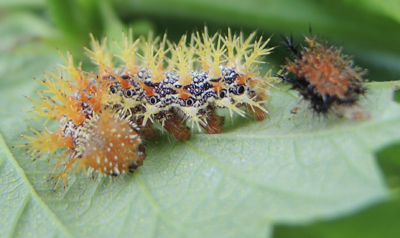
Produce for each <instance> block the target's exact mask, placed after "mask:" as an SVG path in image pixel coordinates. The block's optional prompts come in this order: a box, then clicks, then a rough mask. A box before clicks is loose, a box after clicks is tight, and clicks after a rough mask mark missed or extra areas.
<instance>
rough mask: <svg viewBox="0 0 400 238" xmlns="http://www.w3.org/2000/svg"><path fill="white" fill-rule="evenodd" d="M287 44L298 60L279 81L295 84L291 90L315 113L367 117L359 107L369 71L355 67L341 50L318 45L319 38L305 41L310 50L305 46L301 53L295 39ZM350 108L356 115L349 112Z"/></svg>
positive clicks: (286, 70) (291, 64) (285, 68)
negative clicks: (366, 74) (365, 77)
mask: <svg viewBox="0 0 400 238" xmlns="http://www.w3.org/2000/svg"><path fill="white" fill-rule="evenodd" d="M310 35H311V34H310ZM284 40H285V46H286V47H287V48H288V49H290V50H291V51H292V52H293V55H294V59H293V60H289V59H287V63H286V65H284V66H283V70H282V74H281V75H280V76H279V77H280V78H281V79H283V81H284V82H287V83H290V84H292V87H291V89H293V90H296V91H298V92H299V93H300V95H301V96H302V97H303V99H304V100H306V101H309V103H310V108H311V109H312V110H313V111H314V112H316V113H317V114H327V113H328V112H330V111H334V112H335V113H339V114H340V113H342V114H346V113H351V114H352V116H350V117H354V118H359V119H362V118H364V117H366V116H367V115H366V114H364V113H362V112H361V111H359V110H358V109H356V108H357V107H355V106H356V105H357V102H358V100H359V97H360V95H364V94H365V92H366V88H365V87H364V86H363V82H364V79H363V76H364V75H365V73H366V70H365V69H362V68H360V67H357V66H354V63H353V61H352V60H350V58H349V56H347V55H344V54H342V49H341V48H338V47H335V46H330V45H327V44H323V43H321V42H318V39H317V36H314V37H312V36H311V37H305V42H307V44H308V47H307V46H301V48H300V49H298V46H297V45H295V44H294V42H293V38H292V37H290V38H289V37H286V38H284ZM349 108H352V109H351V110H352V112H350V111H349V110H347V109H349ZM353 109H354V110H353ZM340 110H341V111H342V112H339V111H340ZM356 111H358V112H356Z"/></svg>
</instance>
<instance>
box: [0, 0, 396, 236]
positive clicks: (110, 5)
mask: <svg viewBox="0 0 400 238" xmlns="http://www.w3.org/2000/svg"><path fill="white" fill-rule="evenodd" d="M204 25H207V26H208V28H209V31H210V32H211V33H214V32H216V31H218V30H221V31H222V32H226V29H227V28H228V27H230V28H232V29H233V30H234V31H240V30H241V31H243V32H245V33H250V32H252V31H254V30H257V32H258V34H259V35H263V36H264V37H269V36H271V35H273V37H272V40H271V43H270V46H278V45H279V44H280V41H281V35H289V34H293V36H294V38H295V39H296V41H297V42H299V43H301V42H302V39H303V34H306V35H307V34H308V30H309V26H311V27H312V30H313V33H318V35H320V36H321V38H322V39H325V40H328V41H329V42H332V43H334V44H338V45H342V46H343V50H344V52H346V53H348V54H351V55H353V56H354V60H355V62H356V64H357V65H359V66H361V67H364V68H367V69H368V75H367V78H368V79H369V80H371V81H389V80H398V79H399V78H400V67H399V66H400V46H399V43H400V1H398V0H386V1H379V0H339V1H327V0H246V1H243V0H231V1H230V0H115V1H109V0H65V1H62V0H47V1H46V0H13V1H11V0H0V29H1V32H6V33H7V32H13V33H12V34H9V35H8V34H3V35H1V36H0V49H1V50H4V51H7V52H13V51H19V52H23V51H30V52H31V53H32V51H34V52H36V53H37V54H38V55H40V54H43V53H44V52H55V49H56V47H57V48H59V49H60V50H62V51H63V52H65V50H67V49H68V50H70V51H71V52H72V53H73V55H74V56H75V58H76V60H77V61H78V62H79V61H82V60H83V61H84V67H90V63H89V62H88V60H87V59H86V58H85V57H84V55H83V50H82V47H83V46H89V32H92V33H93V34H94V35H95V37H97V38H102V37H104V36H107V37H108V38H109V39H118V38H119V37H120V35H121V30H125V31H126V30H127V29H128V28H132V29H133V32H134V35H135V36H140V35H147V34H148V32H149V31H154V32H155V33H156V35H160V34H163V33H165V32H167V33H168V37H169V39H171V40H173V41H174V40H175V41H176V40H178V39H179V38H180V36H181V35H182V34H185V33H191V32H192V31H193V30H194V29H198V30H202V29H203V28H204ZM32 46H34V47H32ZM0 52H1V51H0ZM288 55H289V52H287V51H286V50H285V49H284V48H283V47H278V48H276V50H275V53H274V54H273V55H271V56H268V60H267V61H268V62H269V65H270V66H274V69H275V70H276V69H278V68H279V65H282V64H284V62H285V57H286V56H288ZM0 67H1V66H0ZM6 84H7V82H0V85H1V86H5V85H6ZM397 101H399V100H397ZM399 133H400V132H399ZM377 158H378V163H379V164H380V166H381V168H382V171H383V173H384V174H385V176H386V178H387V183H388V185H389V186H390V187H391V188H393V199H392V200H391V201H388V202H386V203H383V204H378V205H376V206H374V207H372V208H369V209H367V210H364V211H360V213H358V214H355V215H353V216H350V217H345V218H343V219H339V220H334V221H323V222H319V223H315V224H305V225H304V226H286V225H285V224H282V225H281V226H278V227H277V228H276V229H275V231H274V236H275V237H400V228H399V227H400V225H399V222H400V199H399V196H398V192H397V191H398V187H399V185H400V161H399V158H400V146H399V144H394V145H392V146H390V147H388V148H386V149H384V150H382V151H380V152H379V153H377Z"/></svg>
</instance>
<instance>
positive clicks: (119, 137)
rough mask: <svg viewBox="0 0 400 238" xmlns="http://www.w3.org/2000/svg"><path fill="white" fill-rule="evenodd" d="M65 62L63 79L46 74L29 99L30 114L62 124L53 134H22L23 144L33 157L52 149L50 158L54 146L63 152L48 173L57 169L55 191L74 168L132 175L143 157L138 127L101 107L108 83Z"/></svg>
mask: <svg viewBox="0 0 400 238" xmlns="http://www.w3.org/2000/svg"><path fill="white" fill-rule="evenodd" d="M64 62H65V63H66V65H65V66H62V67H61V71H64V74H63V75H62V74H60V75H58V74H55V73H48V74H47V75H46V77H45V79H44V80H43V81H40V80H37V81H38V82H40V83H41V84H42V85H44V86H45V87H46V88H47V90H44V91H39V96H40V99H41V100H33V99H30V100H31V101H32V102H33V103H34V105H35V107H34V109H33V110H32V112H34V113H36V114H37V115H38V116H39V117H40V116H44V117H47V118H49V119H56V120H58V121H60V125H59V128H58V129H57V130H56V131H55V132H51V131H49V130H47V129H46V130H45V131H43V132H40V131H36V130H34V129H32V130H33V132H34V133H35V135H36V138H35V137H30V136H23V137H25V138H27V139H29V140H30V142H28V143H26V144H24V145H23V146H29V147H30V148H29V149H28V152H29V153H31V157H32V156H37V157H40V156H42V155H43V154H44V153H45V152H46V151H50V158H51V157H52V156H53V154H54V152H55V150H56V149H57V148H65V149H66V150H65V151H64V154H63V156H61V158H59V159H58V162H57V163H56V165H55V168H54V169H53V171H52V173H53V172H54V170H57V171H58V173H56V175H55V176H56V177H57V181H56V186H55V188H57V187H58V186H59V184H60V182H62V181H64V184H65V185H68V183H67V173H68V171H69V170H71V169H72V168H73V167H75V166H77V167H78V168H82V169H84V170H86V172H87V173H88V174H92V173H93V172H96V173H97V174H98V175H99V176H102V175H109V176H117V175H119V174H121V173H122V174H123V173H125V172H127V171H131V172H132V171H133V169H136V168H137V167H138V166H140V165H142V164H143V160H144V159H145V157H146V155H145V153H144V152H145V151H144V147H143V145H142V139H141V137H140V133H139V129H138V128H137V127H136V125H135V124H134V123H133V122H132V120H131V117H129V116H121V115H119V114H117V113H115V112H114V111H112V110H111V108H109V107H108V106H107V105H103V104H102V99H103V97H104V96H105V95H106V94H108V87H109V84H110V83H109V82H108V81H107V80H103V78H101V77H98V76H97V75H92V74H91V73H87V72H84V71H82V69H81V68H80V67H77V68H76V67H74V62H73V59H72V56H71V55H70V54H68V60H67V59H65V58H64ZM37 157H36V158H37ZM36 158H35V159H36ZM35 159H34V160H35Z"/></svg>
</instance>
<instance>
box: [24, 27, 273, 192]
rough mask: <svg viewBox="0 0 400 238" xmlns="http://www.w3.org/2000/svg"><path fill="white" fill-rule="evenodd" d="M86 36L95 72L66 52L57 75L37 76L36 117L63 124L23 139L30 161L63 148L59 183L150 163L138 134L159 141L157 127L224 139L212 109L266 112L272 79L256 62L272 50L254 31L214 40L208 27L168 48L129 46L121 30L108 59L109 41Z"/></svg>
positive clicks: (156, 42)
mask: <svg viewBox="0 0 400 238" xmlns="http://www.w3.org/2000/svg"><path fill="white" fill-rule="evenodd" d="M91 37H92V44H91V46H92V47H91V49H86V51H87V54H88V55H89V57H90V58H91V60H92V61H93V62H94V63H95V64H96V65H97V66H98V68H97V69H96V70H95V71H93V72H85V71H83V70H82V69H81V65H79V66H78V67H75V65H74V61H73V58H72V55H71V54H69V53H68V55H67V58H65V57H63V60H64V63H65V65H64V66H61V68H60V71H61V72H60V74H56V73H47V75H46V76H45V79H44V80H37V81H38V82H39V83H41V84H42V85H43V86H45V87H46V88H47V89H46V90H43V91H39V97H40V100H35V99H30V100H31V101H32V103H33V104H34V109H33V110H32V112H34V113H36V114H37V117H47V118H48V119H55V120H57V121H59V122H60V125H59V128H58V129H57V130H56V132H51V131H48V130H46V131H45V132H37V131H34V132H35V134H36V136H37V137H36V138H34V137H29V136H24V137H25V138H27V139H29V140H30V142H29V143H27V144H25V145H26V146H30V148H29V149H28V152H30V153H31V156H41V155H43V154H44V153H45V152H46V151H50V157H51V156H53V153H54V152H55V150H56V149H57V148H65V153H64V155H63V156H62V157H61V158H59V159H58V162H57V163H56V168H55V169H53V170H57V171H58V173H57V174H56V177H58V180H57V182H56V187H57V186H59V184H60V182H62V181H64V184H65V185H67V173H68V171H70V170H71V169H72V168H74V167H76V166H77V167H78V168H83V169H85V170H86V171H87V173H88V174H93V173H98V174H99V175H109V176H117V175H119V174H121V173H125V172H126V171H131V170H133V169H136V168H137V167H138V166H140V165H142V164H143V160H144V159H145V157H146V155H145V153H144V152H145V151H144V147H143V143H142V138H141V137H142V136H143V137H146V138H150V137H153V136H154V135H155V130H154V129H153V128H152V125H153V124H154V123H159V124H160V125H161V126H162V128H164V129H165V130H166V131H167V132H168V133H170V134H171V135H173V136H174V137H175V138H176V139H177V140H184V139H186V138H187V137H189V135H190V131H189V127H187V126H186V123H188V124H189V125H191V127H196V128H198V129H199V130H201V128H203V129H204V130H205V131H207V132H208V133H210V134H217V133H222V131H223V129H222V128H223V124H224V117H221V116H218V115H217V113H216V109H217V108H228V109H229V111H230V115H231V116H233V113H234V112H236V113H238V114H239V115H241V116H245V112H244V111H243V110H242V109H240V108H239V107H246V108H247V109H248V110H249V111H250V112H251V113H253V114H254V115H255V118H256V119H257V120H263V119H264V118H265V117H266V115H267V110H266V108H265V106H264V104H263V102H264V101H266V100H267V99H268V98H269V87H270V85H271V84H270V82H271V79H273V78H272V77H270V74H269V73H267V75H265V76H261V73H260V69H259V65H260V64H261V63H262V62H261V61H260V59H261V57H263V56H265V55H268V54H270V52H271V48H266V45H267V43H268V41H269V39H268V40H267V41H262V38H260V39H258V40H254V37H255V33H252V34H251V35H250V36H249V37H248V38H245V37H244V36H243V34H239V35H235V34H233V35H232V34H231V31H230V30H228V35H226V36H221V35H220V34H218V33H217V34H215V35H213V36H210V35H208V32H207V28H205V31H204V33H203V34H200V33H198V32H196V33H193V34H192V35H191V39H190V40H189V41H188V37H187V36H186V35H185V36H183V37H182V38H181V40H180V41H179V42H178V43H177V44H174V43H171V42H169V41H168V40H167V39H166V36H164V37H163V38H153V37H149V38H148V39H145V38H144V37H140V38H139V39H137V40H135V41H134V40H133V38H132V35H131V34H130V35H129V36H125V34H124V33H123V37H122V38H123V41H122V44H117V48H119V49H120V52H119V53H118V54H116V53H114V54H113V53H112V52H110V50H109V49H108V48H107V44H106V40H104V41H103V42H102V43H99V42H98V41H97V40H95V39H94V37H93V36H91ZM113 56H117V57H116V58H119V59H120V60H122V64H120V65H118V64H117V63H116V62H118V61H117V60H116V58H114V57H113ZM60 170H61V171H60ZM52 172H53V171H52Z"/></svg>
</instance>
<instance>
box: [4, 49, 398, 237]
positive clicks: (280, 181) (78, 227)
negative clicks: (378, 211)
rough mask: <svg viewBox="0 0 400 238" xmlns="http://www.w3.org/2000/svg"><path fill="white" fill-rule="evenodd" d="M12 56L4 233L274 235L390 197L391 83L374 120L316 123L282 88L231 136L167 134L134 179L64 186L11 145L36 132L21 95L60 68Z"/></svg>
mask: <svg viewBox="0 0 400 238" xmlns="http://www.w3.org/2000/svg"><path fill="white" fill-rule="evenodd" d="M2 55H4V56H3V57H2V58H1V59H0V63H1V64H2V65H6V66H7V67H3V68H1V71H0V75H7V76H8V77H7V78H4V77H2V78H1V81H2V82H4V81H6V80H7V82H8V83H7V84H6V86H5V87H2V88H1V94H0V95H1V96H0V100H1V101H2V102H6V101H8V102H9V103H7V104H4V105H3V107H2V108H1V111H0V121H1V122H0V131H1V133H2V134H3V137H4V140H5V143H6V144H7V145H5V143H4V141H3V142H2V146H1V151H2V157H1V161H2V164H1V167H0V178H1V180H0V181H1V185H0V186H1V188H2V191H3V192H2V197H1V199H0V201H1V206H0V208H1V212H2V214H9V215H7V216H3V218H4V220H3V221H4V222H0V224H1V226H4V227H0V230H1V231H2V232H3V233H4V234H5V235H8V236H12V235H15V234H18V235H20V236H26V235H29V234H31V235H33V236H41V237H43V234H45V236H54V234H57V235H58V236H81V237H83V236H104V237H106V236H118V237H120V236H128V235H132V234H135V235H138V236H144V237H147V236H161V234H162V235H163V236H170V237H188V236H190V237H193V236H194V237H195V236H202V237H204V236H218V237H227V236H234V237H236V236H237V237H242V236H252V237H255V236H264V237H265V236H268V235H269V234H270V232H271V227H272V225H274V224H275V223H277V222H279V223H282V222H284V223H303V222H306V221H310V220H314V219H318V218H332V217H337V216H341V215H343V214H348V213H351V212H353V211H356V210H358V209H360V208H362V207H364V206H366V205H368V204H371V203H375V202H377V201H380V200H382V199H384V198H387V190H386V188H385V185H384V183H383V181H382V178H381V176H380V172H379V170H378V167H377V166H376V163H375V160H374V156H373V152H374V151H376V150H377V149H379V148H380V147H382V146H383V145H385V144H387V143H389V142H391V141H393V140H395V139H399V137H400V135H399V134H398V133H395V132H396V131H399V129H400V110H399V105H398V104H397V103H395V102H393V101H392V95H391V92H392V91H393V90H392V88H393V83H371V84H368V87H369V93H368V94H367V98H366V99H364V100H362V102H361V106H362V107H363V108H364V109H365V110H366V111H369V112H370V113H371V116H372V118H371V119H370V120H366V121H351V120H346V119H339V118H336V117H334V116H330V117H329V118H328V119H323V118H317V117H313V115H312V113H311V112H310V111H308V110H306V109H305V110H301V111H300V112H299V113H298V114H296V115H292V114H290V109H292V108H293V107H295V106H296V105H297V102H298V99H297V97H296V96H295V94H294V93H292V92H290V91H287V88H283V89H282V90H280V91H279V90H273V91H272V97H271V100H270V101H269V102H268V105H267V107H268V108H269V110H270V118H269V119H268V120H265V121H263V122H255V121H254V119H252V118H237V117H235V118H234V119H233V121H232V124H231V125H229V124H230V120H227V124H228V126H227V128H226V132H225V133H224V134H221V135H207V134H193V136H192V138H191V139H190V140H187V141H184V142H175V141H173V139H172V138H169V137H168V136H167V135H164V136H161V137H158V138H156V139H155V140H151V141H149V142H148V144H147V147H146V151H147V154H148V157H147V159H146V161H145V164H144V166H143V167H141V168H139V169H138V170H137V171H136V172H135V173H134V174H133V175H130V176H126V177H122V178H118V179H116V181H114V182H112V181H110V180H109V179H108V178H106V179H102V180H101V181H92V179H90V178H86V177H85V176H83V175H81V174H79V173H77V174H76V175H73V174H71V177H70V186H69V187H68V188H67V189H66V190H65V191H64V190H62V189H59V190H57V192H55V193H54V192H53V191H52V189H53V184H52V183H49V182H46V181H45V180H46V178H47V176H48V173H49V172H50V171H51V168H52V166H53V164H54V162H55V160H54V159H53V160H51V161H50V162H49V163H48V162H47V160H46V159H45V158H43V159H40V160H39V161H36V162H31V161H29V159H28V156H26V155H24V154H23V153H22V152H23V150H20V149H14V150H13V151H12V153H13V154H14V155H12V153H11V152H10V151H9V149H8V148H9V147H10V146H12V145H15V144H18V143H21V140H20V139H19V138H18V134H27V133H29V132H28V131H26V128H27V125H26V124H27V123H28V124H30V123H31V122H30V121H27V122H25V121H24V120H23V118H26V116H27V115H25V114H24V113H23V112H21V111H20V109H29V108H30V107H31V106H30V105H29V102H28V100H26V99H24V98H23V97H21V96H19V95H20V94H21V93H23V94H27V95H28V96H30V95H33V94H34V92H33V88H35V87H37V86H38V85H36V84H35V82H34V81H33V80H29V77H30V76H32V75H33V76H37V75H40V71H41V69H40V68H41V67H42V66H40V65H42V64H43V65H44V64H47V65H49V66H48V67H50V68H51V67H52V65H53V63H52V62H49V61H50V60H40V61H39V60H38V59H37V58H35V57H31V56H30V55H29V54H26V53H25V52H23V53H21V52H18V51H16V52H12V54H10V53H6V54H2ZM48 57H49V59H50V58H51V59H54V57H56V56H55V54H54V55H48ZM13 58H14V59H13ZM23 59H24V60H25V62H24V63H23V64H21V65H19V66H20V67H17V68H16V67H12V64H13V63H15V62H16V61H18V60H23ZM24 65H30V67H26V68H25V67H24ZM21 68H22V69H24V70H21ZM9 99H12V100H9ZM37 126H38V125H35V127H37ZM10 192H11V193H10ZM6 221H7V222H6ZM33 221H36V222H33Z"/></svg>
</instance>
